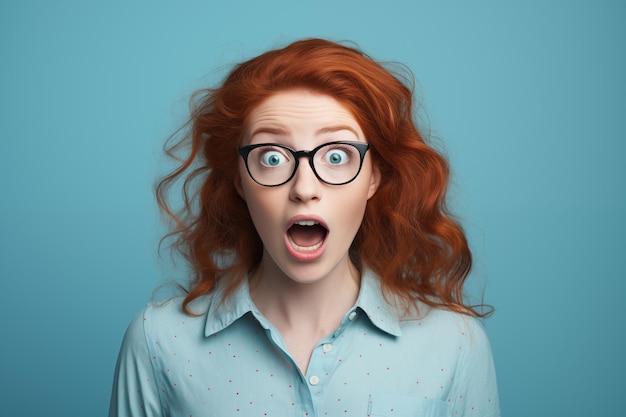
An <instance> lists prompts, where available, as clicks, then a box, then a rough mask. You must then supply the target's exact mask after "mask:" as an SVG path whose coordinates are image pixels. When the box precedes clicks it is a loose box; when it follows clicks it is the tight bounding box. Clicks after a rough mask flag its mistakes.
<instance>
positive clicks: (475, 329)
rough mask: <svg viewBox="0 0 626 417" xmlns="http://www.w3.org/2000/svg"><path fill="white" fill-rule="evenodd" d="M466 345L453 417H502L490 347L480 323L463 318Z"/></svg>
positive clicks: (459, 372) (462, 346) (455, 378)
mask: <svg viewBox="0 0 626 417" xmlns="http://www.w3.org/2000/svg"><path fill="white" fill-rule="evenodd" d="M463 321H464V324H465V326H464V327H465V329H464V343H463V344H462V345H461V346H460V347H459V348H460V349H462V350H461V354H460V356H459V362H458V366H457V369H456V373H455V377H454V382H455V383H454V388H453V390H452V391H453V392H452V395H451V398H452V399H453V404H454V407H453V412H452V415H453V416H459V417H461V416H463V417H499V416H500V403H499V399H498V386H497V381H496V371H495V366H494V362H493V356H492V352H491V346H490V344H489V340H488V339H487V335H486V334H485V330H484V329H483V327H482V325H481V324H480V323H479V322H478V320H476V319H474V318H470V317H464V319H463Z"/></svg>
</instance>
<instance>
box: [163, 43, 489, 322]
mask: <svg viewBox="0 0 626 417" xmlns="http://www.w3.org/2000/svg"><path fill="white" fill-rule="evenodd" d="M400 78H401V77H400V76H399V75H394V74H393V73H392V72H391V71H389V70H387V69H385V68H384V67H383V66H382V65H381V64H379V63H377V62H376V61H374V60H373V59H371V58H369V57H368V56H367V55H365V54H364V53H362V52H361V51H359V50H357V49H355V48H352V47H348V46H344V45H341V44H337V43H334V42H330V41H327V40H322V39H308V40H301V41H297V42H294V43H292V44H290V45H288V46H286V47H285V48H283V49H278V50H273V51H269V52H267V53H264V54H262V55H260V56H258V57H256V58H253V59H251V60H249V61H247V62H244V63H242V64H239V65H238V66H236V67H235V68H234V69H233V70H232V72H231V73H230V74H229V75H228V76H227V77H226V79H225V81H224V82H223V84H222V85H221V87H219V88H216V89H206V90H201V91H199V92H197V93H196V94H195V95H194V99H193V100H192V103H195V104H194V105H193V106H192V114H191V117H190V120H189V122H188V124H187V125H186V126H187V128H188V131H187V134H186V135H185V136H184V137H183V138H182V139H181V140H179V141H177V142H176V143H174V144H170V145H167V147H166V152H167V153H168V154H169V155H170V156H172V157H175V158H176V159H177V160H178V161H179V162H180V165H179V166H178V168H177V169H176V170H174V171H173V172H172V173H170V174H169V175H167V176H165V177H164V178H163V179H162V180H161V181H160V182H159V183H158V184H157V187H156V195H157V200H158V203H159V206H160V207H161V209H162V211H163V212H164V213H165V214H167V215H168V216H169V217H170V218H171V219H172V220H173V221H174V223H173V225H174V227H173V230H172V232H171V233H170V234H168V235H167V237H174V238H175V240H174V242H173V247H174V248H175V249H176V250H177V251H178V252H180V253H181V254H182V255H183V256H184V257H185V258H186V260H187V261H188V262H189V265H190V266H191V269H192V271H193V276H192V278H191V281H190V283H189V287H188V288H187V289H186V297H185V299H184V301H183V309H184V310H185V312H187V313H188V314H191V312H190V310H189V303H190V302H191V301H193V300H194V299H196V298H197V297H199V296H201V295H203V294H207V293H209V292H210V291H211V290H212V289H213V288H214V287H215V284H216V282H217V281H218V280H221V279H227V280H229V282H228V286H227V288H228V290H227V294H228V293H229V292H232V291H233V290H234V289H235V288H236V287H237V286H238V285H239V284H240V283H241V281H242V280H243V279H244V278H245V277H246V275H247V273H248V272H249V271H251V270H253V269H254V268H255V267H256V266H257V265H258V264H259V262H260V260H261V255H262V249H263V243H262V241H261V239H260V238H259V235H258V234H257V232H256V230H255V228H254V225H253V223H252V220H251V218H250V215H249V213H248V209H247V206H246V203H245V202H244V201H243V200H242V199H241V198H240V196H239V195H238V194H237V191H236V190H235V186H234V184H235V181H236V179H237V176H238V164H239V155H238V153H237V148H238V147H239V146H240V144H241V141H242V136H243V134H244V131H245V126H246V122H247V119H248V116H249V114H250V112H251V111H252V109H254V108H255V107H256V106H258V105H259V104H260V103H261V102H262V101H263V100H265V99H267V98H268V97H270V96H271V95H273V94H276V93H277V92H278V91H284V90H287V89H294V88H306V89H310V90H312V91H315V92H319V93H323V94H327V95H329V96H332V97H333V98H335V99H336V100H338V101H339V102H340V103H342V104H343V105H344V106H346V108H348V109H349V110H351V112H352V114H353V115H354V117H355V119H356V120H357V122H358V123H359V125H360V126H361V129H362V130H363V132H364V134H365V137H366V138H367V141H368V143H369V144H370V152H371V155H372V158H373V161H374V163H375V164H376V166H377V167H378V169H379V170H380V173H381V182H380V186H379V187H378V191H377V192H376V193H375V195H374V196H373V197H372V198H371V199H370V200H369V201H368V204H367V208H366V212H365V217H364V219H363V223H362V225H361V228H360V230H359V232H358V233H357V235H356V237H355V240H354V242H353V244H352V246H351V251H350V256H351V258H352V260H353V262H354V263H355V264H356V265H357V266H359V267H360V268H362V267H364V266H367V267H368V268H371V269H372V270H373V271H374V272H375V273H376V274H378V276H379V277H380V280H381V282H382V286H383V289H384V290H385V291H386V293H391V294H395V295H397V296H399V297H401V298H402V299H405V300H407V301H410V302H411V303H415V302H416V301H421V302H423V303H426V304H428V305H431V306H438V307H443V308H447V309H449V310H453V311H456V312H459V313H463V314H468V315H473V316H484V315H485V314H482V313H481V312H479V311H478V310H477V308H475V307H474V306H470V305H467V304H466V303H465V302H464V299H463V283H464V281H465V279H466V277H467V275H468V274H469V272H470V269H471V266H472V255H471V252H470V249H469V247H468V243H467V240H466V237H465V234H464V232H463V230H462V228H461V227H460V226H459V224H458V223H457V222H456V221H455V220H454V219H453V218H452V216H451V215H450V214H449V213H448V211H447V209H446V204H445V196H446V189H447V185H448V177H449V168H448V164H447V162H446V160H445V159H444V158H443V157H442V156H441V155H440V154H439V153H438V152H436V151H435V150H434V149H433V148H432V147H430V146H429V145H428V144H427V143H426V142H425V141H424V138H423V137H422V136H421V135H420V133H419V131H418V130H417V128H416V125H415V123H414V121H413V111H412V97H413V91H412V76H411V75H410V73H409V77H408V78H406V79H408V80H410V82H407V81H406V80H405V81H404V82H403V81H401V79H400ZM181 151H183V152H184V156H183V157H178V156H177V155H178V154H179V153H180V152H181ZM181 179H184V184H183V186H182V190H183V207H182V209H181V210H174V209H173V208H172V207H171V205H170V204H169V199H168V194H169V192H170V190H171V188H172V186H173V185H174V184H175V183H177V182H178V181H179V180H181Z"/></svg>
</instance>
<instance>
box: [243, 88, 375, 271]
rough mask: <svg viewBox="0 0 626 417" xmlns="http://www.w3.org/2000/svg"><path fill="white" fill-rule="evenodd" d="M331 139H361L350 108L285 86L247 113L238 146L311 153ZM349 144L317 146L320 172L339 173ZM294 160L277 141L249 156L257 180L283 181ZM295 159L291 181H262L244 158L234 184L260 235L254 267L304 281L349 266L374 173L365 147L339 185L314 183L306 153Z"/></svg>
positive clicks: (347, 156) (332, 175)
mask: <svg viewBox="0 0 626 417" xmlns="http://www.w3.org/2000/svg"><path fill="white" fill-rule="evenodd" d="M336 141H349V142H361V143H366V138H365V137H364V135H363V132H362V131H361V128H360V126H359V124H358V123H357V121H356V120H355V119H354V117H353V116H352V114H351V112H350V111H349V110H348V109H347V108H345V107H344V106H342V105H341V104H340V103H339V102H338V101H337V100H335V99H333V98H332V97H330V96H327V95H320V94H317V93H312V92H309V91H306V90H289V91H285V92H280V93H277V94H275V95H273V96H272V97H270V98H269V99H267V100H265V101H264V102H262V103H261V104H260V105H259V106H258V107H256V108H255V109H254V110H253V111H252V113H251V115H250V118H249V121H248V126H247V127H246V136H245V138H244V141H243V144H242V145H244V146H245V145H255V144H261V143H272V144H278V145H284V146H287V147H289V148H291V149H293V150H295V151H301V150H305V151H310V150H313V149H314V148H316V147H318V146H320V145H322V144H325V143H328V142H336ZM354 149H355V148H350V147H346V146H345V145H339V146H333V147H330V148H324V149H322V150H320V151H319V152H318V153H317V154H316V156H315V159H316V160H317V161H316V169H317V171H318V174H319V175H320V176H322V177H323V178H324V179H325V180H331V181H334V182H338V181H337V180H340V179H343V178H345V177H342V176H344V174H343V173H342V170H345V169H349V168H346V167H347V165H348V164H352V163H353V162H354V161H355V160H358V159H359V156H358V152H356V156H355V155H351V151H352V150H354ZM355 158H356V159H355ZM293 160H294V157H293V155H292V154H290V153H289V152H288V151H286V150H285V149H283V148H279V147H273V148H264V149H263V150H261V151H260V152H259V151H258V150H257V151H253V152H251V153H250V154H249V156H248V164H249V166H250V167H251V169H252V170H253V175H254V174H255V173H256V179H257V181H258V180H259V179H261V182H263V183H269V182H271V181H273V183H276V182H281V181H283V180H285V179H286V178H287V177H288V175H289V173H290V172H293V169H292V168H290V164H293V162H291V161H293ZM298 160H299V166H298V168H297V170H296V172H295V174H294V176H293V178H291V180H289V181H288V182H286V183H284V184H282V185H278V186H275V187H267V186H263V185H260V184H258V183H257V182H255V181H254V180H253V179H252V178H251V177H250V175H249V173H248V171H247V169H246V164H245V163H244V160H243V158H242V159H241V161H240V166H239V180H238V182H237V184H236V188H237V190H238V192H239V194H240V195H241V197H242V198H243V199H244V200H245V201H246V203H247V205H248V210H249V211H250V216H251V217H252V221H253V222H254V225H255V227H256V230H257V232H258V233H259V236H260V237H261V240H262V241H263V246H264V248H263V258H262V260H261V265H260V268H259V270H260V271H267V272H268V273H272V274H276V273H282V274H283V275H284V276H286V277H287V278H289V279H291V280H293V281H296V282H300V283H310V282H315V281H318V280H323V279H325V278H329V277H332V276H337V275H341V274H345V273H348V272H349V269H350V267H351V265H350V259H349V256H348V250H349V248H350V245H351V243H352V241H353V240H354V237H355V235H356V233H357V231H358V230H359V227H360V225H361V222H362V220H363V215H364V212H365V206H366V203H367V200H368V199H369V198H370V197H371V196H372V195H373V194H374V192H375V191H376V188H377V186H378V183H379V174H378V171H377V170H376V169H375V168H374V167H373V165H372V161H371V159H370V157H369V152H368V153H366V154H365V158H364V160H363V165H362V167H361V170H360V172H359V174H358V175H357V176H356V178H355V179H354V180H353V181H352V182H349V183H347V184H344V185H329V184H326V183H324V182H322V181H320V179H318V177H316V175H315V173H314V172H313V170H312V168H311V166H310V165H309V161H308V159H307V158H306V157H302V158H298ZM351 161H352V162H351ZM357 163H358V162H357ZM344 164H345V165H344ZM291 166H292V165H291ZM281 170H285V172H281ZM261 273H262V274H263V272H261Z"/></svg>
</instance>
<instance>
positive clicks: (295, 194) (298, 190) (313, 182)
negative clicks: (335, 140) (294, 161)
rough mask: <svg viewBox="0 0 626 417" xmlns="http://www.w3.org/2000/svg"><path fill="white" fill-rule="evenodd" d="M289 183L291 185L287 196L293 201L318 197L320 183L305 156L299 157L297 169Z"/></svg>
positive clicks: (317, 198) (316, 198)
mask: <svg viewBox="0 0 626 417" xmlns="http://www.w3.org/2000/svg"><path fill="white" fill-rule="evenodd" d="M289 184H290V185H291V190H290V192H289V197H290V199H291V200H293V201H310V200H319V199H320V196H321V194H320V193H321V187H322V183H321V182H320V180H319V179H318V178H317V176H316V175H315V173H314V172H313V169H312V168H311V165H309V161H308V160H307V159H306V158H302V159H300V164H299V166H298V169H297V170H296V173H295V175H294V177H293V178H292V179H291V181H290V182H289Z"/></svg>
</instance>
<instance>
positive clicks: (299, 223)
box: [296, 220, 319, 226]
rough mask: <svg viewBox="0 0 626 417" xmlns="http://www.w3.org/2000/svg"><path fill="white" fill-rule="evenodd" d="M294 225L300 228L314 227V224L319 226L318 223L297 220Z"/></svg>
mask: <svg viewBox="0 0 626 417" xmlns="http://www.w3.org/2000/svg"><path fill="white" fill-rule="evenodd" d="M296 224H298V225H300V226H315V225H316V224H319V223H318V222H316V221H314V220H298V221H297V222H296Z"/></svg>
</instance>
